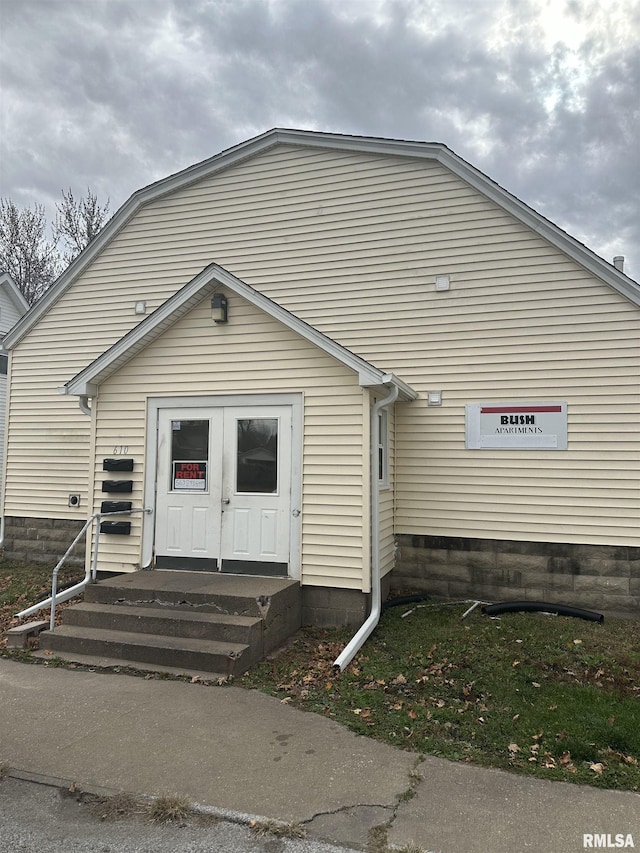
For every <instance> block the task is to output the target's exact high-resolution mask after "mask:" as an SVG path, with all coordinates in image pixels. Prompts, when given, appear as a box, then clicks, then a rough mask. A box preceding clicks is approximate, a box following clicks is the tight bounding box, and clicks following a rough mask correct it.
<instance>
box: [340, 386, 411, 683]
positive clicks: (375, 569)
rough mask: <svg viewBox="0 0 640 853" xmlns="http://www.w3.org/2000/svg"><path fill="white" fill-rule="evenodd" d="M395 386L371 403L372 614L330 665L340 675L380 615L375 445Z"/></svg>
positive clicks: (393, 397)
mask: <svg viewBox="0 0 640 853" xmlns="http://www.w3.org/2000/svg"><path fill="white" fill-rule="evenodd" d="M398 393H399V391H398V386H397V385H393V386H392V388H391V391H390V393H389V395H388V396H387V397H384V398H383V399H382V400H378V401H377V403H374V405H373V407H372V409H371V430H370V432H371V454H370V458H371V462H370V465H371V475H370V479H371V612H370V613H369V616H368V617H367V620H366V622H364V624H363V625H361V626H360V629H359V630H358V632H357V633H356V634H355V635H354V636H353V637H352V638H351V639H350V640H349V642H348V643H347V645H346V646H345V647H344V649H343V650H342V651H341V652H340V654H339V655H338V657H337V658H336V659H335V661H334V662H333V665H334V666H335V667H339V668H340V671H342V670H344V668H345V667H346V666H348V665H349V664H350V663H351V661H352V660H353V658H354V657H355V655H356V654H357V653H358V652H359V651H360V649H361V648H362V646H363V645H364V643H365V642H366V640H367V639H368V637H369V635H370V634H371V633H372V632H373V630H374V628H375V627H376V625H377V624H378V622H379V621H380V613H381V612H382V589H381V578H380V489H379V486H378V474H377V471H378V445H379V444H380V421H379V418H378V415H379V414H380V412H381V411H382V409H385V408H387V406H391V405H392V404H393V403H395V401H396V400H397V399H398Z"/></svg>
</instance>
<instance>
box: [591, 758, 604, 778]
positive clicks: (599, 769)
mask: <svg viewBox="0 0 640 853" xmlns="http://www.w3.org/2000/svg"><path fill="white" fill-rule="evenodd" d="M589 770H593V772H594V773H597V774H598V775H600V774H601V773H602V771H603V770H604V764H602V763H601V762H599V761H598V762H597V763H595V764H590V765H589Z"/></svg>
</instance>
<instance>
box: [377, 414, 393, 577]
mask: <svg viewBox="0 0 640 853" xmlns="http://www.w3.org/2000/svg"><path fill="white" fill-rule="evenodd" d="M387 431H388V441H387V452H388V471H389V485H388V487H386V488H381V489H380V491H379V497H380V576H381V577H383V576H384V575H386V574H388V573H389V572H390V571H391V570H392V569H393V567H394V566H395V561H396V543H395V533H396V530H395V407H393V406H392V407H391V408H390V409H389V414H388V416H387Z"/></svg>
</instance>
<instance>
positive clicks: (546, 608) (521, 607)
mask: <svg viewBox="0 0 640 853" xmlns="http://www.w3.org/2000/svg"><path fill="white" fill-rule="evenodd" d="M521 611H522V612H525V613H555V614H557V615H558V616H575V617H576V618H577V619H586V620H587V622H600V623H602V622H604V616H603V614H602V613H596V612H595V611H594V610H581V609H580V608H579V607H571V606H570V605H568V604H550V603H549V602H546V601H503V602H502V603H501V604H485V605H483V607H482V612H483V613H486V614H487V616H499V615H500V613H519V612H521Z"/></svg>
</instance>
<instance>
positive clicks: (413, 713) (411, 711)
mask: <svg viewBox="0 0 640 853" xmlns="http://www.w3.org/2000/svg"><path fill="white" fill-rule="evenodd" d="M407 717H411V719H412V720H417V719H418V715H417V713H416V712H415V711H414V710H413V709H412V710H410V711H407Z"/></svg>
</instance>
